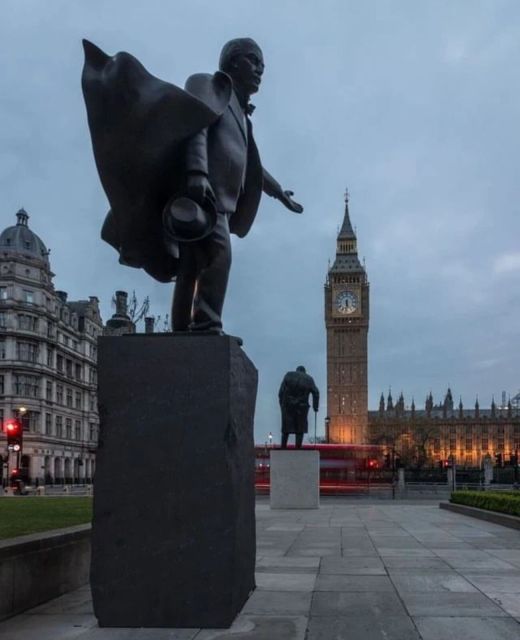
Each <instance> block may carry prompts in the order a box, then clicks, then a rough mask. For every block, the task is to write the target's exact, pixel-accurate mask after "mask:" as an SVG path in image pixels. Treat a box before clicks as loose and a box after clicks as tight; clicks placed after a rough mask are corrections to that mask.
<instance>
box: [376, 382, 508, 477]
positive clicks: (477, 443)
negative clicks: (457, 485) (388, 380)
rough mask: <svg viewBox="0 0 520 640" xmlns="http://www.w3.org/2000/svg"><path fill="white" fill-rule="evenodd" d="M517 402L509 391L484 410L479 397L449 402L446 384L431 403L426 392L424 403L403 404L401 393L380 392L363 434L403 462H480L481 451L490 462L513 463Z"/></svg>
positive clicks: (470, 465) (468, 464)
mask: <svg viewBox="0 0 520 640" xmlns="http://www.w3.org/2000/svg"><path fill="white" fill-rule="evenodd" d="M519 405H520V403H519V402H518V398H517V397H516V396H515V398H513V399H512V400H509V401H508V402H505V399H503V401H502V403H501V405H500V406H497V404H496V403H495V401H494V399H493V400H492V402H491V406H490V408H489V409H483V408H481V407H480V404H479V401H478V399H477V401H476V402H475V405H474V407H472V408H471V409H467V408H465V407H464V405H463V403H462V399H460V401H459V403H458V404H454V401H453V394H452V392H451V389H448V390H447V392H446V395H445V397H444V400H443V401H442V402H440V403H438V404H435V403H434V400H433V396H432V394H431V393H430V394H429V395H428V396H427V397H426V401H425V404H424V408H416V406H415V403H414V401H413V400H412V402H411V405H410V406H409V407H408V406H406V405H405V400H404V396H403V394H402V393H401V394H400V396H399V398H398V399H397V401H396V402H395V403H394V400H393V398H392V394H391V393H389V394H388V396H387V398H386V399H385V397H384V395H383V394H381V399H380V401H379V410H377V411H370V412H369V438H370V442H372V443H374V444H384V445H387V446H388V447H389V448H390V447H393V448H394V449H395V451H396V453H397V454H398V455H399V456H400V457H401V462H402V463H403V464H404V465H405V466H407V467H413V466H424V465H429V466H432V465H441V464H443V463H444V462H446V461H449V462H451V461H455V462H456V464H457V466H461V467H466V468H475V467H481V466H482V465H483V461H484V459H485V458H486V456H489V457H491V459H492V461H493V464H495V465H498V466H504V465H508V464H514V463H515V456H516V462H518V455H519V454H520V406H519Z"/></svg>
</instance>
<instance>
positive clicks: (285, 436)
mask: <svg viewBox="0 0 520 640" xmlns="http://www.w3.org/2000/svg"><path fill="white" fill-rule="evenodd" d="M288 439H289V434H288V433H282V449H287V440H288Z"/></svg>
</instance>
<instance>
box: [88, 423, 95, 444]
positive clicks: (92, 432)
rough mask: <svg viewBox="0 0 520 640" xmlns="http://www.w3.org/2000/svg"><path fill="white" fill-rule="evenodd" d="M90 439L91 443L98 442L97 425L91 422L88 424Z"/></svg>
mask: <svg viewBox="0 0 520 640" xmlns="http://www.w3.org/2000/svg"><path fill="white" fill-rule="evenodd" d="M88 439H89V440H90V442H94V441H95V440H96V425H95V424H94V423H93V422H89V424H88Z"/></svg>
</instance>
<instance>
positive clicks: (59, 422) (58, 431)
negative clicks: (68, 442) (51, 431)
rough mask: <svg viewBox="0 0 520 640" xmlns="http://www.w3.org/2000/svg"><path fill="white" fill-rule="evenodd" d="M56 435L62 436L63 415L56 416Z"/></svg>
mask: <svg viewBox="0 0 520 640" xmlns="http://www.w3.org/2000/svg"><path fill="white" fill-rule="evenodd" d="M56 437H57V438H63V417H62V416H56Z"/></svg>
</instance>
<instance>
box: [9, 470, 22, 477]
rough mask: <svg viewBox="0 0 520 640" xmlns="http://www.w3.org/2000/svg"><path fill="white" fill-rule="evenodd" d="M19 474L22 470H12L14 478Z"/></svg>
mask: <svg viewBox="0 0 520 640" xmlns="http://www.w3.org/2000/svg"><path fill="white" fill-rule="evenodd" d="M19 472H20V469H12V470H11V475H12V476H17V475H18V473H19Z"/></svg>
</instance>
